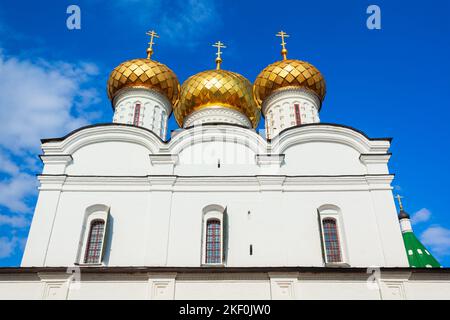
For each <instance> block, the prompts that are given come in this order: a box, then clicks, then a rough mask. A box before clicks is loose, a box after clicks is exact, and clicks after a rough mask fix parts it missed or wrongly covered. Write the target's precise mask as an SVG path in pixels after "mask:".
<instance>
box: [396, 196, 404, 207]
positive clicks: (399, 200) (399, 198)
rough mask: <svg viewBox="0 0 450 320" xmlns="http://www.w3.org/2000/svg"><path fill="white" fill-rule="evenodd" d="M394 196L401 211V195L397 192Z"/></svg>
mask: <svg viewBox="0 0 450 320" xmlns="http://www.w3.org/2000/svg"><path fill="white" fill-rule="evenodd" d="M395 197H396V198H397V201H398V206H399V208H400V211H403V203H402V199H403V197H402V196H401V195H399V194H397V195H396V196H395Z"/></svg>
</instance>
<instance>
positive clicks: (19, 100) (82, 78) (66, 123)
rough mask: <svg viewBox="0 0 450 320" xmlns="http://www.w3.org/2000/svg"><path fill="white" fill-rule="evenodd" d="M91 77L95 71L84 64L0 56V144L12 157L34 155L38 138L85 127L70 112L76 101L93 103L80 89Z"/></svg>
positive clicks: (89, 94)
mask: <svg viewBox="0 0 450 320" xmlns="http://www.w3.org/2000/svg"><path fill="white" fill-rule="evenodd" d="M92 75H95V70H93V67H92V65H88V64H69V63H65V62H45V61H42V60H40V61H37V62H32V61H28V60H18V59H16V58H8V57H6V56H5V55H1V54H0V77H1V79H2V82H1V84H0V119H2V126H0V145H1V146H2V147H4V148H6V149H8V150H10V151H11V152H12V153H15V154H21V153H23V152H26V151H31V152H37V151H38V150H39V149H38V148H39V139H40V138H44V137H54V136H59V135H61V134H63V133H67V132H68V131H70V130H71V129H73V128H76V127H79V126H81V125H84V124H87V122H88V121H87V119H86V118H84V117H75V116H73V114H72V113H71V111H72V108H73V107H74V106H75V104H76V103H77V101H80V103H82V104H84V103H87V102H91V101H92V100H93V99H94V101H96V100H95V94H94V93H93V92H92V89H88V90H87V91H86V90H85V89H82V88H81V85H82V84H83V83H84V82H86V81H87V80H88V79H89V77H90V76H92ZM86 97H88V98H86Z"/></svg>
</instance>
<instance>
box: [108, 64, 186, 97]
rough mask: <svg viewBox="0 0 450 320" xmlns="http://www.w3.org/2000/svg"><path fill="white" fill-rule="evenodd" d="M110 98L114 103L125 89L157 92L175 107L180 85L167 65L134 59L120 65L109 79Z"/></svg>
mask: <svg viewBox="0 0 450 320" xmlns="http://www.w3.org/2000/svg"><path fill="white" fill-rule="evenodd" d="M107 87H108V88H107V90H108V97H109V99H110V100H111V101H112V100H113V99H114V97H115V95H116V94H117V93H118V92H119V91H120V90H121V89H123V88H147V89H152V90H155V91H157V92H159V93H161V94H163V95H164V96H166V97H167V99H169V101H170V102H172V105H174V104H175V103H176V102H177V100H178V97H179V93H180V83H179V82H178V78H177V76H176V75H175V73H174V72H173V71H172V70H170V69H169V68H168V67H167V66H166V65H164V64H162V63H159V62H157V61H154V60H150V59H149V58H147V59H144V58H142V59H133V60H129V61H125V62H123V63H121V64H120V65H118V66H117V67H116V68H114V70H113V71H112V72H111V75H110V76H109V79H108V86H107Z"/></svg>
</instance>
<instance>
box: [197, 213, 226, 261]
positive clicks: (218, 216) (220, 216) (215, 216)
mask: <svg viewBox="0 0 450 320" xmlns="http://www.w3.org/2000/svg"><path fill="white" fill-rule="evenodd" d="M224 214H225V209H224V208H223V207H222V206H218V205H210V206H207V207H206V208H204V209H203V221H202V245H201V250H202V254H201V265H202V266H224V265H225V259H224V250H225V246H224ZM210 220H218V221H219V223H220V262H218V263H208V262H206V256H207V254H206V240H207V235H208V230H207V227H208V221H210Z"/></svg>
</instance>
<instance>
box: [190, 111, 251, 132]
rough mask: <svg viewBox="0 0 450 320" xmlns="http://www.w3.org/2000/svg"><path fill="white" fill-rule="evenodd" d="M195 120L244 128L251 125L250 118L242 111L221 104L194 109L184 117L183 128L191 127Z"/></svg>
mask: <svg viewBox="0 0 450 320" xmlns="http://www.w3.org/2000/svg"><path fill="white" fill-rule="evenodd" d="M202 120H203V121H202ZM205 120H206V121H205ZM197 122H202V123H209V122H214V123H220V122H223V123H231V124H238V125H241V126H244V127H246V128H251V127H252V124H251V122H250V120H249V119H248V118H247V116H245V115H244V114H243V113H241V112H239V111H236V110H233V109H229V108H225V107H222V106H211V107H206V108H203V109H200V110H197V111H194V112H193V113H191V114H190V115H188V116H187V117H186V118H185V119H184V123H183V127H184V128H188V127H191V126H193V125H195V124H196V123H197Z"/></svg>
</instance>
